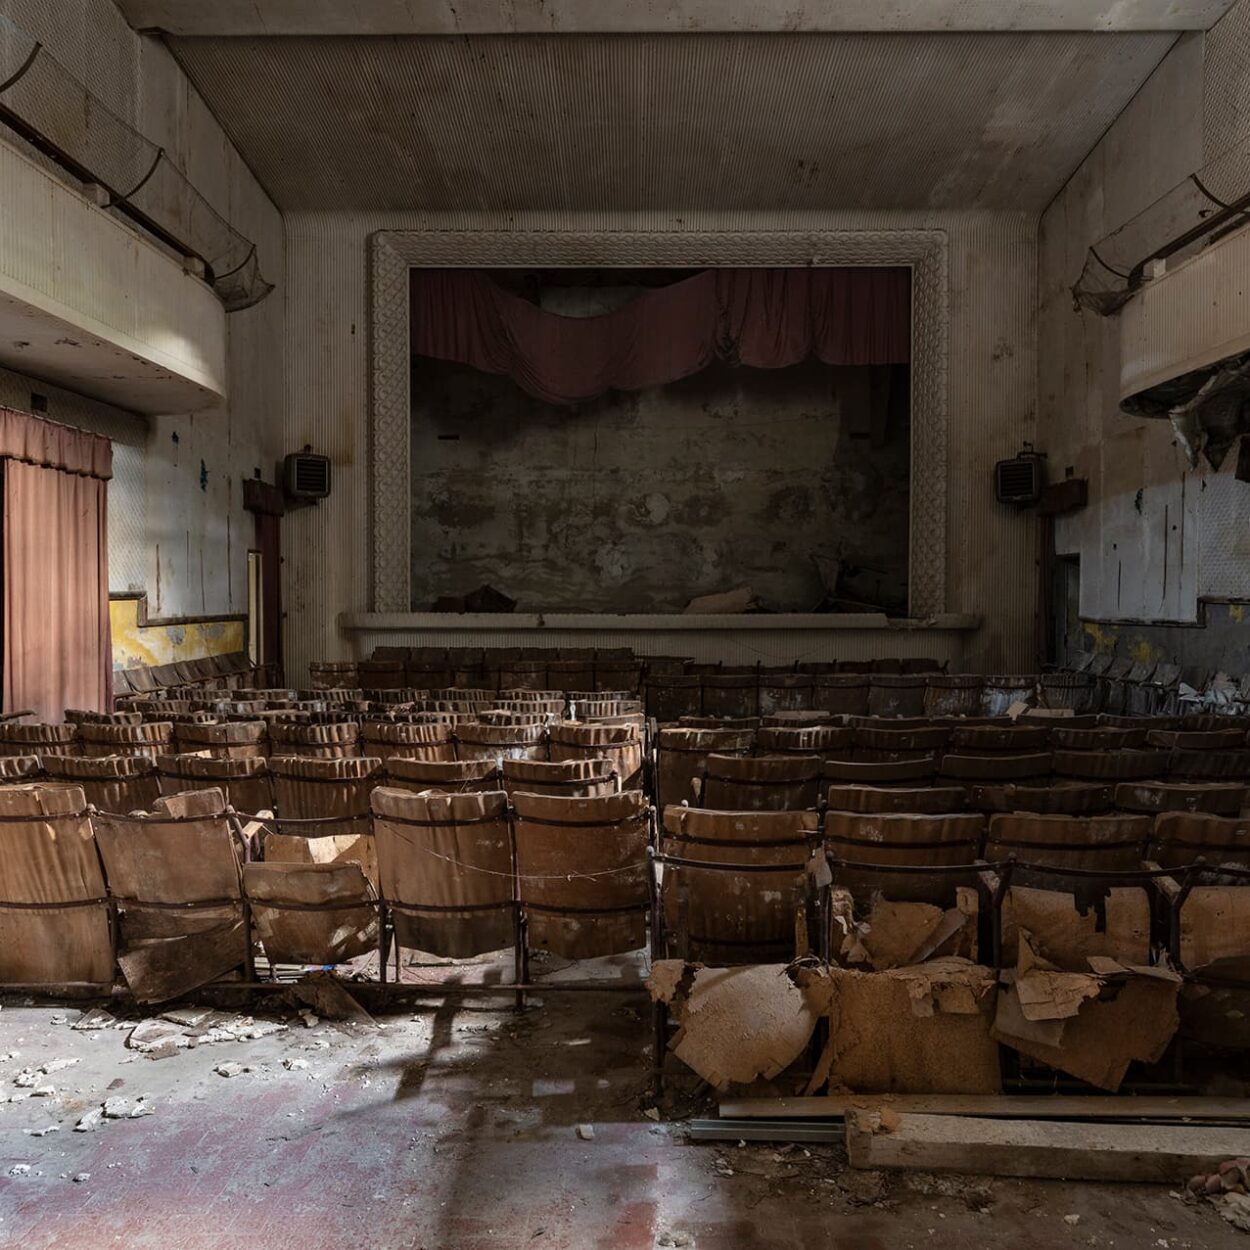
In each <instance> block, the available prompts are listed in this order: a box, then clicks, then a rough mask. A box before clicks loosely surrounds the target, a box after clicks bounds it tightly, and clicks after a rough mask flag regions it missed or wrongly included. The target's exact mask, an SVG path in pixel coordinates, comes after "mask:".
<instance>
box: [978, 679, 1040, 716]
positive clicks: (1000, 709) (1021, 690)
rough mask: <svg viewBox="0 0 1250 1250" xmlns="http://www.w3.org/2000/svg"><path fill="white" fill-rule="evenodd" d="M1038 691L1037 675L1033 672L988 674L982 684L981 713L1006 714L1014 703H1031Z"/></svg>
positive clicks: (989, 714) (991, 714) (990, 714)
mask: <svg viewBox="0 0 1250 1250" xmlns="http://www.w3.org/2000/svg"><path fill="white" fill-rule="evenodd" d="M1036 693H1037V677H1036V675H1034V674H1032V673H1024V674H1017V673H1012V674H1001V673H997V674H994V675H992V676H987V677H986V678H984V680H983V681H982V684H981V713H982V715H983V716H1006V715H1007V714H1008V712H1009V711H1010V710H1011V707H1012V704H1015V703H1030V702H1032V700H1033V696H1034V695H1035V694H1036Z"/></svg>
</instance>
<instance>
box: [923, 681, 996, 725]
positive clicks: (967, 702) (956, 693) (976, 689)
mask: <svg viewBox="0 0 1250 1250" xmlns="http://www.w3.org/2000/svg"><path fill="white" fill-rule="evenodd" d="M981 685H982V681H981V678H980V676H979V675H977V674H974V673H954V674H946V673H933V674H930V676H929V677H927V678H926V679H925V690H924V712H925V715H926V716H979V715H980V714H981Z"/></svg>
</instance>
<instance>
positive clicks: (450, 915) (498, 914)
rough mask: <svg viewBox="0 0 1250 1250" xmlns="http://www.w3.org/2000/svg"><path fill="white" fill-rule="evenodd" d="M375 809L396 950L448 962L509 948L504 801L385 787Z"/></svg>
mask: <svg viewBox="0 0 1250 1250" xmlns="http://www.w3.org/2000/svg"><path fill="white" fill-rule="evenodd" d="M426 767H433V765H426ZM372 803H373V827H374V837H375V838H376V840H377V855H378V875H379V885H380V891H381V895H382V897H383V899H384V900H385V906H386V908H387V911H388V912H389V915H390V918H391V923H392V925H393V926H394V932H395V938H396V940H397V941H398V943H399V945H400V946H407V947H409V948H412V949H416V950H423V951H430V952H431V953H433V954H435V955H442V956H444V957H446V958H450V959H465V958H468V957H469V956H472V955H481V954H484V953H485V952H487V951H494V950H499V949H501V948H502V947H505V946H510V945H512V943H513V942H514V940H515V889H516V884H515V873H514V867H513V855H512V835H511V829H510V825H509V818H508V796H507V795H506V794H505V793H504V792H503V791H502V790H493V791H485V792H482V793H478V794H442V793H433V792H429V791H427V792H425V793H421V794H414V793H411V792H410V791H407V790H396V789H392V788H390V787H387V786H383V787H379V788H378V789H376V790H374V792H373V795H372Z"/></svg>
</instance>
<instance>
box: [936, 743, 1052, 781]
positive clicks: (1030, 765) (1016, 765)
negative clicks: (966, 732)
mask: <svg viewBox="0 0 1250 1250" xmlns="http://www.w3.org/2000/svg"><path fill="white" fill-rule="evenodd" d="M938 773H939V776H940V777H941V779H942V780H943V781H945V782H947V783H950V782H960V783H962V784H964V785H970V784H972V783H974V782H1007V781H1015V782H1029V781H1032V782H1037V781H1040V780H1043V779H1044V778H1047V777H1049V776H1050V752H1049V751H1035V752H1031V753H1029V754H1027V755H1006V754H1004V753H1002V752H999V753H997V754H994V755H964V754H957V753H955V752H953V751H948V752H947V753H946V754H945V755H943V756H942V762H941V764H940V765H939V767H938Z"/></svg>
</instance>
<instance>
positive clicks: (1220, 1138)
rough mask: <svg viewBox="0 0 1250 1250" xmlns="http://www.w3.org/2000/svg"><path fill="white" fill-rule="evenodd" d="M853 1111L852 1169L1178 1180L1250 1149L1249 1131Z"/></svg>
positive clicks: (849, 1136)
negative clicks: (889, 1118) (890, 1117)
mask: <svg viewBox="0 0 1250 1250" xmlns="http://www.w3.org/2000/svg"><path fill="white" fill-rule="evenodd" d="M895 1119H896V1121H897V1122H896V1123H895V1124H894V1125H893V1127H892V1128H890V1129H889V1131H884V1129H885V1126H884V1125H883V1124H882V1119H881V1116H880V1115H879V1114H877V1113H876V1112H872V1111H855V1112H854V1113H853V1114H852V1115H851V1117H850V1118H849V1119H848V1120H847V1122H846V1147H847V1156H848V1159H849V1161H850V1164H851V1166H852V1167H854V1168H907V1169H915V1170H918V1171H924V1172H965V1173H972V1174H976V1175H985V1176H1032V1177H1049V1178H1054V1179H1062V1180H1089V1181H1142V1182H1147V1183H1151V1184H1175V1183H1176V1182H1177V1178H1178V1177H1188V1176H1192V1175H1194V1174H1195V1173H1199V1172H1210V1171H1211V1170H1213V1169H1215V1168H1217V1167H1218V1166H1219V1164H1220V1163H1221V1162H1223V1161H1224V1160H1226V1159H1228V1158H1233V1157H1238V1156H1240V1155H1244V1154H1245V1153H1246V1151H1247V1150H1248V1149H1250V1130H1247V1129H1245V1128H1210V1127H1194V1126H1191V1125H1173V1124H1169V1125H1141V1124H1074V1123H1071V1122H1066V1121H1054V1120H1045V1121H1043V1120H992V1119H987V1118H984V1117H972V1116H949V1115H910V1114H902V1115H898V1116H896V1117H895Z"/></svg>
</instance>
